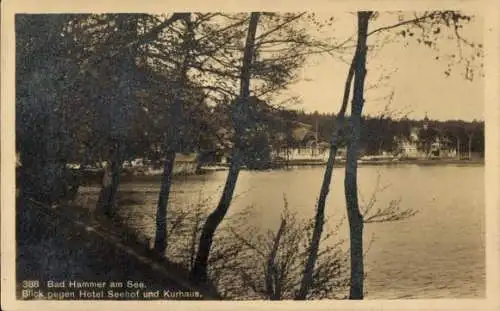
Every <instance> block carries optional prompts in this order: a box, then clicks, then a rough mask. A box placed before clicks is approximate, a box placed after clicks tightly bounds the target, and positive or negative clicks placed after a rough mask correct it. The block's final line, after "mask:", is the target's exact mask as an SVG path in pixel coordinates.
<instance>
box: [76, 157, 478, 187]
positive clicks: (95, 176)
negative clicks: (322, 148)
mask: <svg viewBox="0 0 500 311" xmlns="http://www.w3.org/2000/svg"><path fill="white" fill-rule="evenodd" d="M325 165H326V162H325V161H320V160H290V161H288V162H284V161H283V162H274V163H272V164H271V165H268V166H267V167H265V168H262V169H260V170H280V169H285V168H293V167H320V166H325ZM402 165H419V166H440V165H458V166H481V165H484V159H474V160H456V159H400V160H397V161H393V160H358V166H359V167H364V166H402ZM344 166H345V160H336V161H335V165H334V167H337V168H338V167H344ZM228 169H229V165H228V164H225V163H220V164H219V163H214V164H209V165H201V166H200V167H199V168H198V170H196V172H192V173H185V174H175V175H174V178H179V177H182V176H192V175H203V174H207V173H211V172H215V171H227V170H228ZM242 170H249V169H248V168H246V167H245V166H243V167H242ZM256 170H259V169H256ZM138 171H140V170H138ZM161 174H162V170H154V171H152V172H150V173H146V174H144V173H135V172H134V170H133V169H130V168H128V169H127V170H125V172H124V175H123V177H125V179H126V180H129V179H137V178H138V179H143V178H146V179H149V177H153V178H154V177H157V176H161ZM84 175H85V177H86V178H85V179H87V181H91V180H93V181H94V182H99V181H100V176H101V173H100V170H96V169H95V170H84Z"/></svg>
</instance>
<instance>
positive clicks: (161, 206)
mask: <svg viewBox="0 0 500 311" xmlns="http://www.w3.org/2000/svg"><path fill="white" fill-rule="evenodd" d="M174 164H175V151H174V150H170V151H168V152H167V154H166V155H165V163H164V164H163V175H162V178H161V186H160V194H159V197H158V205H157V208H156V232H155V244H154V249H155V250H156V251H157V252H158V253H159V254H161V255H163V254H164V253H165V250H166V249H167V205H168V199H169V197H170V187H171V185H172V171H173V169H174Z"/></svg>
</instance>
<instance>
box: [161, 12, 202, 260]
mask: <svg viewBox="0 0 500 311" xmlns="http://www.w3.org/2000/svg"><path fill="white" fill-rule="evenodd" d="M184 21H185V23H186V30H185V34H184V38H183V43H182V51H183V53H184V55H183V60H182V61H181V62H180V64H179V66H178V68H177V71H178V77H177V79H176V83H175V84H174V90H175V91H174V97H173V99H172V101H173V104H172V105H173V107H172V109H171V110H170V117H169V125H168V130H167V134H166V136H165V147H164V148H165V162H164V166H163V174H162V180H161V186H160V193H159V198H158V207H157V213H156V235H155V244H154V247H155V250H156V251H157V252H158V253H160V254H163V253H164V252H165V249H166V248H167V240H166V234H167V229H166V223H167V222H166V217H167V204H168V198H169V195H170V187H171V184H172V171H173V167H174V163H175V155H176V152H178V151H179V134H178V120H179V119H181V118H182V117H183V114H182V101H183V97H185V96H186V94H185V92H186V89H187V88H186V84H187V71H188V65H189V62H190V55H191V53H190V45H192V41H193V39H194V38H193V36H194V33H193V29H192V22H191V15H190V14H188V15H187V16H186V17H185V19H184Z"/></svg>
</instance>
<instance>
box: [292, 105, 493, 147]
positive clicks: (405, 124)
mask: <svg viewBox="0 0 500 311" xmlns="http://www.w3.org/2000/svg"><path fill="white" fill-rule="evenodd" d="M289 116H290V117H291V118H293V119H295V120H296V121H298V122H301V123H305V124H309V125H311V126H312V131H316V129H317V131H318V139H319V140H320V141H329V140H330V137H331V133H332V132H333V128H334V126H335V115H334V114H329V113H317V112H314V113H306V112H304V111H290V112H289ZM425 123H427V125H428V131H427V133H426V134H428V136H430V137H426V138H427V139H433V138H435V137H437V136H439V137H440V138H444V139H446V140H448V142H449V143H450V144H452V145H453V146H457V145H459V146H460V150H462V151H463V152H465V150H468V148H469V139H470V141H471V151H472V152H477V153H481V154H482V155H484V145H485V143H484V121H476V120H474V121H463V120H447V121H437V120H427V121H426V120H424V119H422V120H415V119H409V118H399V119H393V118H391V117H386V116H382V117H380V116H378V117H377V116H370V115H366V116H363V117H362V123H361V144H362V148H363V149H364V151H365V153H366V154H376V153H379V152H380V151H387V152H393V151H396V149H397V147H398V144H397V139H395V138H406V139H409V138H410V134H411V131H412V129H413V128H415V129H417V131H419V132H420V131H421V130H422V129H423V127H424V124H425ZM316 124H317V126H316Z"/></svg>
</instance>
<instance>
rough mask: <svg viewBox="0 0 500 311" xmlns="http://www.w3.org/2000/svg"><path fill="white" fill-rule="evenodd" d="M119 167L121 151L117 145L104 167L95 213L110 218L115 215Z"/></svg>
mask: <svg viewBox="0 0 500 311" xmlns="http://www.w3.org/2000/svg"><path fill="white" fill-rule="evenodd" d="M121 166H122V159H121V150H120V144H119V143H118V144H116V145H114V146H113V147H112V150H111V156H110V160H109V161H108V163H107V165H106V166H105V167H104V175H103V178H102V185H101V191H100V193H99V199H98V200H97V211H98V212H100V213H101V214H104V215H106V216H108V217H112V216H113V215H114V213H115V209H116V198H117V194H118V186H119V185H120V171H121Z"/></svg>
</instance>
